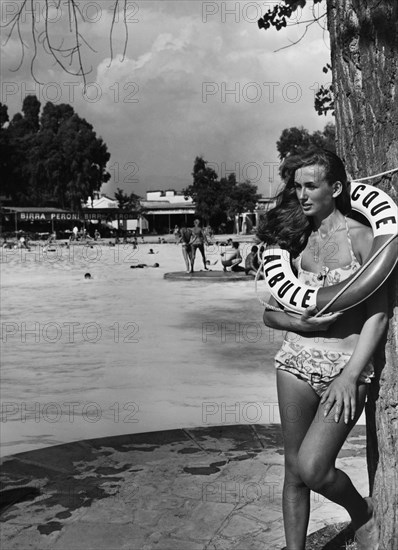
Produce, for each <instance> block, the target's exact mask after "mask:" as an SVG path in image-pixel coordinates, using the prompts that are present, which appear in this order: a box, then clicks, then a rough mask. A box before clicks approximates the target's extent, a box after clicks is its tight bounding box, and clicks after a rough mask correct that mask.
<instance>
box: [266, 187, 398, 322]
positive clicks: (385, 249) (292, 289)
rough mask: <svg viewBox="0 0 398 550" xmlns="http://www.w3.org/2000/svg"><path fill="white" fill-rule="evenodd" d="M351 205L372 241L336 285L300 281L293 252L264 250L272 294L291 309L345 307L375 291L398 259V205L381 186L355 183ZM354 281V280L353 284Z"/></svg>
mask: <svg viewBox="0 0 398 550" xmlns="http://www.w3.org/2000/svg"><path fill="white" fill-rule="evenodd" d="M351 206H352V208H353V210H356V211H358V212H360V213H361V214H363V215H364V216H365V217H366V218H367V219H368V220H369V223H370V224H371V226H372V230H373V237H374V239H373V245H372V249H371V251H370V253H369V256H368V258H367V259H366V262H365V263H364V264H363V265H362V267H361V268H360V269H359V270H358V271H357V272H356V273H354V274H353V275H351V276H350V277H348V278H347V279H345V280H344V281H342V282H341V283H338V284H336V285H332V286H327V287H321V288H317V287H312V286H308V285H304V284H303V283H301V282H300V281H299V280H298V279H297V277H296V276H295V274H294V273H293V271H292V267H291V263H290V254H289V253H288V251H287V250H284V249H282V248H279V247H277V246H270V247H267V248H266V249H265V250H264V253H263V256H262V271H263V275H264V279H265V281H266V283H267V285H268V289H269V291H270V293H271V295H272V296H273V297H274V298H275V300H277V301H278V302H279V303H280V304H282V306H283V307H284V308H285V309H286V310H289V311H293V312H296V313H303V311H304V310H305V309H306V308H307V307H309V306H313V305H315V306H316V307H317V309H318V314H317V315H319V314H321V313H325V312H326V311H327V312H334V311H344V310H346V309H349V308H351V307H353V306H355V305H357V304H359V303H360V302H362V301H363V300H366V298H368V297H369V296H370V295H371V294H373V293H374V292H375V291H376V290H377V289H378V288H379V287H380V286H381V285H382V284H383V283H384V281H385V280H386V279H387V277H388V276H389V275H390V273H391V272H392V270H393V269H394V267H395V265H396V263H397V261H398V253H397V252H398V250H397V242H396V241H395V242H394V240H395V239H396V237H397V235H398V223H397V220H398V207H397V205H396V204H395V202H394V201H393V200H392V199H391V198H390V197H389V196H388V195H387V194H386V193H385V192H384V191H382V190H381V189H376V188H375V187H373V186H371V185H366V184H365V183H360V182H358V183H355V184H354V186H353V189H352V192H351ZM353 283H355V284H353Z"/></svg>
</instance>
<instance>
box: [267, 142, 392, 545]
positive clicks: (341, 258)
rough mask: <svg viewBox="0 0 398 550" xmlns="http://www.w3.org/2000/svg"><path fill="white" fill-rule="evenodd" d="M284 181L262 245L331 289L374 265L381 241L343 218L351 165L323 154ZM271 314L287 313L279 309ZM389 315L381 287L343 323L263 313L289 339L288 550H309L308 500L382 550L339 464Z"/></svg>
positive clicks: (284, 361)
mask: <svg viewBox="0 0 398 550" xmlns="http://www.w3.org/2000/svg"><path fill="white" fill-rule="evenodd" d="M283 176H284V180H285V182H286V184H285V187H284V189H283V190H282V192H281V193H280V194H279V196H278V199H277V205H276V207H275V208H274V209H272V210H270V211H269V212H268V213H267V216H266V219H265V222H264V224H263V226H262V227H263V229H260V232H259V237H260V238H261V239H262V240H264V241H266V242H267V244H278V246H281V247H282V248H285V249H287V250H288V251H289V252H290V254H291V257H293V258H295V259H294V260H293V265H294V267H295V268H296V270H297V276H298V278H299V280H301V281H302V282H304V283H307V284H310V285H312V286H322V285H327V286H328V285H333V284H336V283H338V282H340V281H343V280H344V279H346V278H347V277H349V276H350V275H352V274H353V273H354V272H355V271H356V270H357V269H359V267H360V266H361V264H362V263H363V262H364V260H365V259H366V258H367V256H368V254H369V251H370V248H371V244H372V239H373V235H372V231H371V229H370V228H368V227H366V226H364V225H362V224H361V223H359V222H357V221H355V220H353V219H351V218H347V217H345V215H346V214H348V212H349V211H350V195H349V183H348V181H347V176H346V172H345V169H344V166H343V163H342V162H341V160H340V159H339V158H338V157H337V156H336V155H334V154H333V153H330V152H328V151H323V150H316V151H312V152H309V153H307V154H305V155H302V156H295V157H289V158H288V162H287V163H286V164H285V167H284V174H283ZM270 304H271V306H279V304H278V303H277V302H276V301H275V300H273V299H271V302H270ZM386 311H387V299H386V293H385V289H384V287H381V288H380V289H379V290H378V291H377V292H375V293H374V294H373V295H372V296H371V297H370V298H368V299H367V300H366V302H364V303H362V304H359V305H357V306H355V307H353V308H351V309H349V310H347V311H345V312H343V313H341V312H340V313H333V314H327V315H322V316H319V317H315V316H314V315H315V313H316V309H315V308H313V307H311V308H307V310H306V311H305V312H304V314H303V315H296V314H292V313H289V312H287V311H270V310H267V309H266V310H265V312H264V323H265V324H266V325H267V326H269V327H272V328H275V329H279V330H284V331H287V332H286V334H285V338H284V341H283V344H282V348H281V349H280V351H279V352H278V353H277V355H276V358H275V366H276V369H277V389H278V400H279V408H280V416H281V423H282V430H283V435H284V447H285V480H284V487H283V517H284V525H285V535H286V543H287V549H288V550H304V549H305V540H306V533H307V526H308V520H309V510H310V490H313V491H315V492H317V493H320V494H321V495H323V496H325V497H326V498H328V499H329V500H331V501H333V502H335V503H337V504H340V505H341V506H343V507H344V508H345V509H346V510H347V512H348V513H349V515H350V517H351V520H352V525H353V528H354V529H355V530H356V538H357V541H358V544H359V545H360V546H359V548H361V549H365V548H366V550H376V549H377V548H378V542H377V540H378V528H377V524H376V520H375V518H374V514H373V507H372V502H371V499H369V498H363V497H362V496H361V495H360V494H359V493H358V491H357V490H356V489H355V487H354V486H353V484H352V482H351V480H350V479H349V477H348V476H347V475H346V474H345V473H344V472H342V471H341V470H339V469H337V468H336V466H335V460H336V457H337V455H338V453H339V451H340V449H341V447H342V445H343V443H344V441H345V439H346V438H347V436H348V434H349V432H350V430H351V429H352V428H353V426H354V425H355V423H356V421H357V420H358V418H359V416H360V415H361V412H362V410H363V407H364V402H365V397H366V384H368V383H369V382H370V381H371V379H372V377H373V367H372V363H371V360H372V355H373V353H374V351H375V348H376V346H377V344H378V342H379V341H380V339H381V337H382V335H383V333H384V331H385V328H386V325H387V313H386ZM292 407H293V408H294V412H295V414H294V415H293V416H292Z"/></svg>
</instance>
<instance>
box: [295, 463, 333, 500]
mask: <svg viewBox="0 0 398 550" xmlns="http://www.w3.org/2000/svg"><path fill="white" fill-rule="evenodd" d="M297 471H298V475H299V476H300V478H301V479H302V480H303V482H304V483H305V484H306V485H307V487H308V488H309V489H311V490H312V491H315V492H316V493H321V492H322V490H323V489H324V488H325V487H326V486H327V485H329V484H330V483H333V479H332V478H333V477H334V476H333V472H334V468H331V467H330V466H329V465H327V464H325V463H324V462H323V461H322V459H321V458H317V457H308V456H305V455H300V454H299V456H298V459H297Z"/></svg>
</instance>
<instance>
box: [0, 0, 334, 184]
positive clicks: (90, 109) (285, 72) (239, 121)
mask: <svg viewBox="0 0 398 550" xmlns="http://www.w3.org/2000/svg"><path fill="white" fill-rule="evenodd" d="M224 4H226V3H218V4H215V3H211V2H197V1H195V0H193V1H191V2H181V1H177V0H175V1H169V0H162V2H151V1H147V2H139V3H134V2H133V3H130V5H131V10H130V13H129V14H128V17H129V22H128V25H127V30H128V36H129V40H128V44H127V50H126V56H125V58H124V60H123V61H122V60H121V59H122V53H123V50H124V46H125V36H126V35H125V30H126V29H125V26H124V24H123V22H122V20H121V18H120V17H119V18H118V20H117V22H116V24H115V26H114V31H113V51H114V55H113V59H112V60H110V57H109V54H110V46H109V32H110V27H111V22H112V10H111V9H110V8H111V6H112V4H111V3H107V2H102V3H101V4H98V5H99V6H101V14H100V15H101V17H100V18H99V19H98V21H96V22H95V24H93V23H92V22H90V20H88V21H87V22H86V23H84V24H82V26H81V32H82V34H84V36H85V38H86V39H87V40H88V42H89V43H90V45H91V46H92V48H93V50H94V51H91V50H88V49H86V50H85V63H86V66H91V65H92V66H93V72H92V74H91V75H89V77H88V83H89V86H88V88H87V90H86V91H87V94H86V96H84V95H83V94H82V86H81V82H79V79H78V78H77V77H68V76H66V75H65V74H64V73H62V72H61V71H60V69H59V67H57V66H55V65H54V64H53V63H50V62H49V60H48V58H46V57H45V56H43V55H42V56H40V57H39V58H38V60H37V69H38V71H39V73H40V77H41V79H42V80H43V81H44V82H53V83H54V82H55V83H57V85H58V86H59V89H60V90H61V97H59V98H57V101H58V102H61V101H63V102H71V103H72V104H73V107H74V108H75V110H76V111H77V112H78V113H79V115H80V116H83V117H84V118H86V119H87V120H88V121H89V122H90V123H92V124H93V125H94V128H95V130H96V131H97V133H98V134H99V135H101V136H102V137H103V139H104V141H105V142H106V143H107V145H108V149H109V151H110V152H111V155H112V158H111V164H112V165H117V166H118V167H119V171H118V174H119V175H118V176H117V177H116V176H115V174H116V171H115V170H114V171H113V172H112V173H113V179H112V180H111V182H109V184H107V186H106V191H107V192H108V193H111V192H112V190H114V189H115V188H116V187H123V188H125V189H126V191H132V190H135V191H136V192H139V193H141V194H143V193H144V192H145V190H146V188H145V186H148V185H150V184H149V183H148V182H149V181H150V178H149V175H151V176H153V177H154V181H155V180H156V184H154V186H156V187H159V180H160V181H161V178H162V176H167V182H168V183H167V187H170V178H172V177H173V176H175V178H176V182H178V184H177V183H176V186H177V187H181V181H183V180H184V178H186V183H187V184H188V183H189V182H190V179H191V175H190V174H191V171H192V166H193V161H194V158H195V156H197V155H199V154H203V155H204V157H205V159H206V160H208V161H209V162H212V163H214V165H215V166H218V167H219V172H220V174H219V175H224V174H223V173H222V171H223V170H224V171H225V169H227V170H229V169H232V168H233V167H238V169H239V171H240V174H238V178H244V177H245V176H247V175H250V174H253V173H255V171H256V170H255V169H256V166H257V172H259V176H258V178H257V180H256V183H257V184H258V185H259V190H260V192H263V193H265V194H268V193H269V192H270V190H271V188H272V185H271V186H270V181H269V180H270V177H271V176H270V175H269V174H270V173H271V171H272V170H273V165H274V164H276V163H277V162H278V157H277V152H276V146H275V144H276V141H277V139H278V138H279V136H280V134H281V132H282V130H283V129H284V128H286V127H290V126H300V125H303V126H304V127H307V128H308V129H309V130H311V131H313V130H315V129H322V128H323V126H324V124H325V123H326V122H327V120H330V119H328V118H320V117H318V116H317V114H316V113H315V111H314V109H313V100H314V90H315V89H316V82H324V81H325V80H327V78H325V75H323V74H322V72H321V68H322V66H323V65H324V64H325V63H326V62H327V61H328V57H329V52H328V49H327V46H326V45H325V36H324V31H323V30H322V29H321V28H320V27H319V26H316V25H313V26H312V27H311V28H310V29H309V31H308V33H307V36H306V37H305V38H304V39H303V40H302V41H301V42H300V43H299V44H297V45H295V46H292V47H290V48H287V49H284V50H281V51H279V52H278V53H275V50H276V49H278V48H281V47H283V46H285V45H287V44H289V41H290V42H292V41H295V40H297V39H298V38H299V36H300V34H301V33H302V28H303V27H302V26H299V27H290V28H288V29H284V30H283V31H280V32H276V31H275V30H273V29H271V30H269V31H267V32H264V31H260V30H259V29H258V28H257V24H256V16H257V13H256V9H257V10H258V13H261V12H262V11H265V10H263V8H264V6H263V3H257V4H256V3H253V2H240V3H235V4H236V5H237V6H238V7H237V8H236V9H237V10H238V11H236V12H235V13H230V14H228V13H226V12H225V7H224V8H223V6H224ZM231 4H232V3H231ZM235 4H234V6H235ZM135 6H136V7H135ZM217 6H218V11H217ZM256 6H258V8H256ZM137 7H138V10H137ZM223 9H224V13H223V11H222V10H223ZM206 10H207V11H206ZM212 10H213V12H214V13H213V12H212ZM239 10H240V11H239ZM94 15H95V13H94V12H92V13H91V18H92V19H93V18H94ZM301 15H303V14H301ZM301 15H300V16H301ZM303 17H304V16H303ZM64 25H65V23H64ZM64 31H65V32H66V29H65V28H64ZM5 55H11V54H10V53H7V52H6V53H5ZM6 59H7V65H9V59H8V58H6ZM46 79H47V80H46ZM16 81H17V84H18V87H19V88H18V89H21V90H22V86H25V87H26V86H31V85H32V79H31V77H30V75H29V67H28V66H27V65H26V64H25V65H24V67H23V68H22V69H21V71H20V72H19V74H18V75H17V77H16ZM71 90H73V92H74V94H73V98H71ZM45 91H46V92H47V93H44V92H45ZM55 91H56V86H53V88H48V89H47V90H45V89H44V90H43V88H41V89H40V90H39V92H40V94H41V97H39V99H41V100H42V101H45V100H48V99H51V98H46V97H45V96H46V95H47V96H48V95H49V93H48V92H53V96H54V92H55ZM8 99H9V100H10V102H11V103H12V104H13V108H14V110H17V109H18V110H19V109H20V103H21V101H20V102H19V98H16V97H14V96H12V95H9V98H8ZM71 99H72V100H73V101H71ZM18 103H19V104H18ZM131 162H134V163H136V165H137V166H138V168H139V170H138V181H137V182H136V181H134V182H132V181H131V178H129V175H128V174H129V169H128V168H126V169H125V168H124V167H125V166H127V165H128V163H131ZM249 168H250V170H249ZM256 177H257V176H256ZM255 179H256V178H255ZM271 179H272V177H271ZM272 183H273V182H272V181H271V184H272ZM275 184H276V181H275Z"/></svg>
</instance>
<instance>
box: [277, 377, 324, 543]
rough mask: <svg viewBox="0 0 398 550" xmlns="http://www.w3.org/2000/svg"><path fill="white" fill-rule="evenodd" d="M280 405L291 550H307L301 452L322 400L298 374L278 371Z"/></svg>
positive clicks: (285, 511) (285, 506)
mask: <svg viewBox="0 0 398 550" xmlns="http://www.w3.org/2000/svg"><path fill="white" fill-rule="evenodd" d="M277 387H278V402H279V411H280V416H281V424H282V431H283V438H284V448H285V480H284V485H283V493H282V506H283V522H284V527H285V536H286V547H287V549H288V550H304V548H305V539H306V535H307V526H308V519H309V513H310V490H309V488H308V487H307V486H306V485H305V483H304V482H303V480H302V479H301V477H300V474H299V468H298V453H299V450H300V447H301V444H302V442H303V440H304V438H305V436H306V434H307V431H308V429H309V427H310V426H311V423H312V422H313V420H314V417H315V415H316V413H317V410H318V404H319V397H318V396H317V395H316V393H315V392H314V390H313V389H312V388H311V387H310V386H309V384H308V383H307V382H305V381H303V380H300V379H299V378H297V377H296V376H295V375H294V374H291V373H290V372H286V371H283V370H277Z"/></svg>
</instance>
